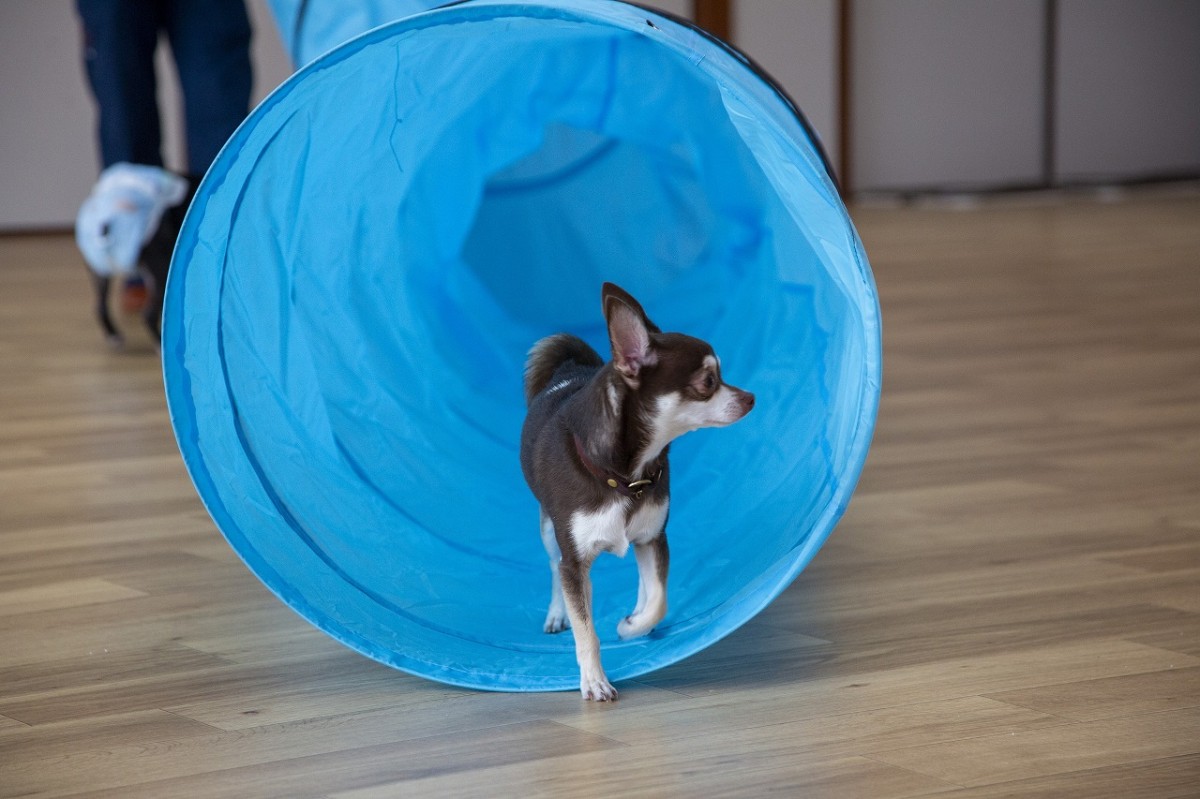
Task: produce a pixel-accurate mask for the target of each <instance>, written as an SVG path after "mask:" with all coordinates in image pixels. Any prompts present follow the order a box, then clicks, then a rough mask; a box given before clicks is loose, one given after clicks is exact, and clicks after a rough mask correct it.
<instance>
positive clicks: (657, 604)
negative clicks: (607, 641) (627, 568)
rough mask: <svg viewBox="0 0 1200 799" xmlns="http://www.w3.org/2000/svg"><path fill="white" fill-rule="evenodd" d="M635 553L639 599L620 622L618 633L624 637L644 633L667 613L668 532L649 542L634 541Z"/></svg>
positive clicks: (652, 627) (634, 636)
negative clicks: (636, 542) (639, 542)
mask: <svg viewBox="0 0 1200 799" xmlns="http://www.w3.org/2000/svg"><path fill="white" fill-rule="evenodd" d="M633 554H634V557H636V558H637V564H638V601H637V606H636V607H634V609H633V613H631V614H630V615H628V616H626V617H625V618H624V619H622V620H621V622H620V623H619V624H618V625H617V635H619V636H621V638H622V639H627V638H637V637H638V636H639V635H645V634H646V633H648V632H650V631H651V630H653V629H654V625H656V624H658V623H659V622H660V621H662V620H663V617H664V616H666V615H667V566H668V564H669V562H670V558H669V555H668V550H667V536H666V535H665V534H661V535H658V536H656V537H655V538H654V539H653V540H652V541H649V542H647V543H644V544H635V545H634V547H633Z"/></svg>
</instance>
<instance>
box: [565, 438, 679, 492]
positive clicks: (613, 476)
mask: <svg viewBox="0 0 1200 799" xmlns="http://www.w3.org/2000/svg"><path fill="white" fill-rule="evenodd" d="M573 438H574V439H575V454H576V455H578V456H579V461H580V463H582V464H583V468H585V469H587V470H588V471H589V472H591V473H592V474H594V475H595V476H596V477H599V478H600V479H601V480H602V481H603V482H604V484H605V485H607V486H608V487H609V488H611V489H613V490H614V491H616V492H617V493H618V494H621V495H622V496H626V497H629V498H630V499H641V498H642V495H643V494H645V493H646V489H647V488H649V487H650V486H652V485H654V484H655V483H657V482H658V481H659V480H661V479H662V474H663V470H662V466H661V465H660V466H659V467H658V473H657V474H655V475H654V478H653V479H649V480H645V479H643V480H634V481H633V482H627V481H626V480H625V478H624V477H623V476H622V475H619V474H617V473H616V472H606V471H605V470H603V469H601V468H600V467H599V466H597V465H596V464H594V463H592V460H591V458H589V457H588V456H587V453H586V452H584V449H583V441H581V440H580V438H579V436H578V435H574V436H573ZM660 463H661V459H660Z"/></svg>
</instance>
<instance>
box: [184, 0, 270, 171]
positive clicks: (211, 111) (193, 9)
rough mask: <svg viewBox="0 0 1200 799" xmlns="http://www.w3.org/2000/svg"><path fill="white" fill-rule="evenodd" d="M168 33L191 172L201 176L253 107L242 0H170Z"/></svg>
mask: <svg viewBox="0 0 1200 799" xmlns="http://www.w3.org/2000/svg"><path fill="white" fill-rule="evenodd" d="M166 29H167V36H168V38H169V39H170V42H171V51H172V52H173V53H174V56H175V64H176V67H177V68H178V70H179V83H180V86H181V87H182V88H183V102H184V120H185V128H186V131H187V153H188V157H187V162H188V172H189V173H190V174H191V175H193V176H196V177H199V176H202V175H203V174H204V173H205V172H207V171H208V168H209V166H211V165H212V162H213V159H215V158H216V157H217V153H218V152H219V151H220V149H221V147H222V146H224V144H225V142H226V141H227V140H228V139H229V137H230V136H231V135H232V134H233V131H234V130H235V129H236V128H237V126H238V125H240V124H241V122H242V120H243V119H245V117H246V114H247V113H248V112H249V110H250V90H251V85H252V82H253V81H252V71H251V66H250V36H251V33H250V19H249V17H248V16H247V14H246V6H245V3H244V0H170V2H169V11H168V13H167V19H166Z"/></svg>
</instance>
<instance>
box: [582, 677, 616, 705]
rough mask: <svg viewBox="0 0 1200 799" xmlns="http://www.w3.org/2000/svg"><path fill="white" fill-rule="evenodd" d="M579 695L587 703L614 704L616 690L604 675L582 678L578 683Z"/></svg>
mask: <svg viewBox="0 0 1200 799" xmlns="http://www.w3.org/2000/svg"><path fill="white" fill-rule="evenodd" d="M579 693H581V694H582V695H583V698H584V699H586V700H588V701H589V702H591V701H595V702H616V701H617V689H616V688H613V687H612V683H610V682H609V681H608V678H607V677H605V676H604V675H600V676H599V677H592V678H588V677H584V678H583V679H581V680H580V681H579Z"/></svg>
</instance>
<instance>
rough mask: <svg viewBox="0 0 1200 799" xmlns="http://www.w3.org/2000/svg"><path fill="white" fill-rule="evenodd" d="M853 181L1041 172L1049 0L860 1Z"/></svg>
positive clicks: (991, 182)
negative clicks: (1045, 18)
mask: <svg viewBox="0 0 1200 799" xmlns="http://www.w3.org/2000/svg"><path fill="white" fill-rule="evenodd" d="M851 29H852V31H853V45H852V53H853V55H852V66H851V74H852V89H851V91H852V96H853V102H852V106H853V107H852V123H851V125H852V136H853V145H852V153H851V173H852V174H851V181H852V186H853V188H854V189H855V190H890V189H907V188H950V189H973V188H983V187H988V186H1006V185H1019V184H1031V183H1036V182H1037V181H1038V180H1040V179H1041V175H1042V147H1041V140H1042V127H1043V123H1042V120H1043V112H1042V109H1043V96H1044V91H1043V80H1042V74H1043V69H1042V66H1043V60H1044V59H1043V55H1044V52H1045V48H1044V46H1043V40H1044V36H1045V25H1044V0H1004V2H996V0H855V3H854V12H853V21H852V27H851Z"/></svg>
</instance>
